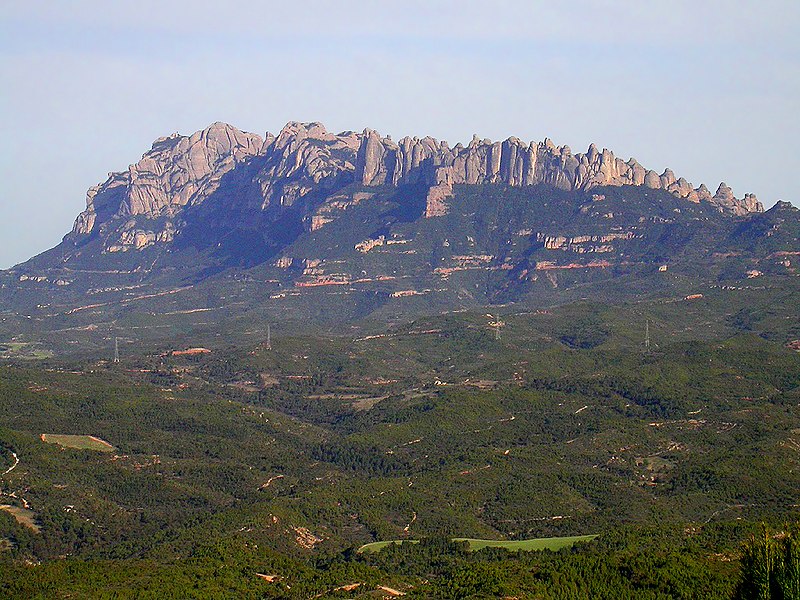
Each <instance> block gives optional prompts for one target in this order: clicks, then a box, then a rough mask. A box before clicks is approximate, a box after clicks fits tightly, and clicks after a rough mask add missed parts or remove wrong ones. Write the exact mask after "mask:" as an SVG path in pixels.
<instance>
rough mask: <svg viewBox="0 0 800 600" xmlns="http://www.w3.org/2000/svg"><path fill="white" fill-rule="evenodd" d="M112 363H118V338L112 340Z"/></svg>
mask: <svg viewBox="0 0 800 600" xmlns="http://www.w3.org/2000/svg"><path fill="white" fill-rule="evenodd" d="M114 362H115V363H118V362H119V338H118V337H115V338H114Z"/></svg>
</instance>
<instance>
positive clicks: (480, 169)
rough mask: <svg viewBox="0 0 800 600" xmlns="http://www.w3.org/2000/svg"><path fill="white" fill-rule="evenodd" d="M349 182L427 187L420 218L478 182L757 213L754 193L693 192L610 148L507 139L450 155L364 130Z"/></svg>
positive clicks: (444, 148)
mask: <svg viewBox="0 0 800 600" xmlns="http://www.w3.org/2000/svg"><path fill="white" fill-rule="evenodd" d="M355 177H356V181H358V182H359V183H361V184H362V185H367V186H375V185H387V184H389V185H398V184H402V183H419V182H422V183H425V184H428V185H430V186H431V193H430V194H429V196H428V209H427V210H426V216H436V215H438V214H444V213H443V210H444V209H443V208H442V207H443V204H442V201H443V199H444V198H445V197H447V196H448V195H449V194H450V193H451V191H452V185H455V184H467V185H474V184H483V183H504V184H507V185H510V186H525V185H535V184H539V183H545V184H550V185H553V186H555V187H558V188H561V189H564V190H589V189H592V188H594V187H598V186H608V185H613V186H620V185H636V186H640V185H643V186H646V187H649V188H652V189H663V190H666V191H668V192H670V193H671V194H673V195H675V196H677V197H679V198H683V199H686V200H689V201H691V202H710V203H711V204H713V205H715V206H716V207H717V208H719V209H720V210H721V211H724V212H730V213H732V214H736V215H743V214H747V213H749V212H756V211H759V212H760V211H763V206H762V205H761V203H760V202H758V200H757V199H756V197H755V196H754V195H752V194H747V195H745V197H744V198H743V199H737V198H735V197H734V196H733V193H732V192H731V190H730V188H728V187H727V186H726V185H725V184H724V183H723V184H721V185H720V189H719V190H718V191H717V193H716V194H714V195H713V196H712V195H711V193H710V192H709V191H708V189H707V188H706V187H705V185H700V186H699V187H698V188H696V189H695V188H693V187H692V185H691V184H690V183H689V182H688V181H686V180H685V179H684V178H682V177H681V178H677V177H676V176H675V174H674V173H673V172H672V171H671V170H670V169H666V170H665V171H664V172H663V173H662V174H660V175H659V174H658V173H656V172H655V171H653V170H647V169H645V168H644V167H643V166H641V165H640V164H639V163H638V162H637V161H636V160H635V159H633V158H632V159H629V160H628V161H624V160H622V159H620V158H617V157H615V156H614V154H613V153H612V152H611V151H610V150H607V149H603V150H602V151H601V150H598V148H597V146H595V145H594V144H592V145H591V146H589V149H588V150H587V151H586V153H583V154H581V153H578V154H573V153H572V151H571V150H570V148H569V146H556V145H555V144H553V142H552V141H551V140H549V139H545V140H544V141H543V142H538V143H534V142H530V143H528V144H526V143H524V142H522V141H520V140H519V139H518V138H514V137H511V138H508V139H507V140H505V141H503V142H492V141H491V140H479V139H478V137H477V136H473V138H472V141H471V142H470V143H469V144H468V145H467V146H462V145H461V144H458V145H456V146H455V147H454V148H452V149H451V148H449V147H448V145H447V143H446V142H438V141H437V140H435V139H433V138H429V137H426V138H422V139H419V138H408V137H406V138H403V139H401V140H400V142H399V143H397V144H396V143H394V142H393V141H392V140H391V138H383V139H382V138H380V136H379V135H378V134H377V133H376V132H374V131H372V130H371V129H367V130H365V131H364V133H363V135H362V136H361V146H360V148H359V151H358V159H357V163H356V173H355Z"/></svg>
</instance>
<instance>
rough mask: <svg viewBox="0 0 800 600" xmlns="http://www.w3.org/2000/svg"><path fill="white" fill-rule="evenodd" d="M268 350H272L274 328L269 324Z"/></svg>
mask: <svg viewBox="0 0 800 600" xmlns="http://www.w3.org/2000/svg"><path fill="white" fill-rule="evenodd" d="M267 350H272V328H271V327H270V325H269V323H267Z"/></svg>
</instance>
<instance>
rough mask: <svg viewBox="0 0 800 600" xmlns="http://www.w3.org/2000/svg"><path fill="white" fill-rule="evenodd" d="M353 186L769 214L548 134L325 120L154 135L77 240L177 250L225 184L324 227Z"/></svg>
mask: <svg viewBox="0 0 800 600" xmlns="http://www.w3.org/2000/svg"><path fill="white" fill-rule="evenodd" d="M234 171H235V173H236V175H234V173H233V172H234ZM243 178H244V179H245V181H244V183H243V182H242V179H243ZM353 182H356V183H358V184H360V185H363V186H382V185H389V186H398V185H403V184H423V185H425V186H428V193H427V198H426V200H427V205H426V210H425V216H426V217H429V218H430V217H436V216H440V215H443V214H446V212H447V210H448V203H449V202H450V201H451V200H450V198H451V197H452V195H453V186H454V185H459V184H467V185H475V184H484V183H502V184H507V185H510V186H526V185H535V184H540V183H545V184H550V185H553V186H555V187H557V188H561V189H564V190H589V189H591V188H594V187H598V186H609V185H613V186H618V185H637V186H642V185H643V186H647V187H648V188H652V189H664V190H667V191H668V192H670V193H672V194H673V195H675V196H677V197H679V198H683V199H686V200H687V201H690V202H708V203H711V204H712V205H714V206H716V207H717V208H718V209H719V210H720V211H723V212H727V213H731V214H735V215H744V214H747V213H749V212H759V211H763V206H762V205H761V203H760V202H758V199H757V198H756V197H755V196H754V195H752V194H747V195H745V196H744V198H742V199H737V198H736V197H735V196H734V195H733V192H732V191H731V189H730V188H729V187H728V186H727V185H725V184H724V183H723V184H720V186H719V189H718V190H717V192H716V193H715V194H713V195H712V194H711V193H710V191H709V190H708V189H707V188H706V187H705V185H700V186H699V187H697V188H694V187H693V186H692V184H690V183H689V182H687V181H686V180H685V179H683V178H677V177H676V176H675V174H674V173H673V172H672V171H671V170H669V169H666V170H665V171H664V172H663V173H662V174H660V175H659V174H658V173H656V172H655V171H652V170H648V169H645V168H644V167H642V166H641V165H640V164H639V163H638V162H637V161H636V160H635V159H629V160H627V161H624V160H622V159H620V158H617V157H615V156H614V154H613V153H612V152H611V151H609V150H607V149H603V150H599V149H598V148H597V146H595V145H594V144H592V145H591V146H589V149H588V150H587V151H586V152H585V153H578V154H573V153H572V151H571V150H570V148H569V147H568V146H556V145H555V144H554V143H553V142H552V141H551V140H549V139H545V140H544V141H543V142H537V143H534V142H530V143H525V142H522V141H521V140H519V139H517V138H515V137H511V138H508V139H507V140H505V141H502V142H493V141H491V140H486V139H484V140H481V139H479V138H478V137H477V136H473V138H472V140H471V141H470V142H469V144H467V145H466V146H463V145H461V144H458V145H456V146H455V147H453V148H450V147H449V146H448V144H447V143H446V142H440V141H438V140H436V139H434V138H431V137H424V138H416V137H404V138H402V139H401V140H400V141H399V142H394V141H392V140H391V138H388V137H381V136H380V135H379V134H378V133H377V132H375V131H373V130H371V129H365V130H364V131H363V133H360V134H357V133H353V132H344V133H340V134H336V135H334V134H331V133H329V132H328V131H327V130H326V129H325V127H323V126H322V125H321V124H319V123H298V122H290V123H288V124H287V125H286V126H285V127H284V128H283V129H282V130H281V131H280V132H279V133H278V135H277V136H275V135H272V134H270V133H267V134H266V136H265V137H264V138H261V137H260V136H258V135H255V134H252V133H245V132H243V131H240V130H238V129H236V128H235V127H232V126H230V125H227V124H224V123H214V124H213V125H211V126H210V127H208V128H206V129H204V130H203V131H198V132H196V133H194V134H192V135H190V136H181V135H178V134H173V135H172V136H169V137H165V138H159V139H158V140H156V141H155V142H154V143H153V146H152V148H151V149H150V150H149V151H148V152H146V153H145V154H144V156H142V159H141V160H140V161H139V162H137V163H136V164H135V165H131V166H130V167H129V168H128V170H127V171H123V172H118V173H111V174H109V177H108V179H107V180H106V181H105V182H104V183H102V184H99V185H96V186H93V187H92V188H90V189H89V191H88V192H87V196H86V210H85V211H84V212H82V213H81V214H80V215H78V217H77V219H76V220H75V225H74V227H73V230H72V233H71V234H70V236H71V238H72V239H74V240H78V239H80V238H81V237H82V236H87V235H91V234H94V233H100V234H102V235H103V236H104V240H105V249H106V251H110V252H113V251H121V250H128V249H143V248H147V247H149V246H151V245H153V244H166V243H170V242H171V241H172V240H173V239H174V238H175V237H176V236H177V235H179V233H180V227H181V215H182V213H183V211H184V209H185V208H186V207H188V206H196V205H200V204H202V203H203V202H205V201H206V200H207V199H208V198H209V197H211V196H212V195H213V194H214V193H215V192H217V191H218V190H220V188H222V190H220V191H225V192H226V193H225V194H221V196H220V197H222V198H223V199H227V200H229V199H230V198H236V200H237V202H240V203H241V204H243V205H245V206H247V207H248V210H251V211H255V212H259V211H265V210H274V211H280V210H283V209H284V208H285V207H292V206H295V205H296V203H297V202H298V201H300V200H302V199H304V198H306V197H310V198H313V197H317V198H320V200H315V202H316V204H313V203H312V202H307V203H306V204H308V206H306V204H303V205H300V206H301V209H302V210H305V211H306V216H305V217H304V218H305V219H306V220H307V221H308V223H309V224H310V228H311V229H317V228H319V227H322V226H323V225H325V223H328V222H330V220H331V219H332V218H333V217H331V216H330V215H329V216H322V215H321V214H317V212H316V211H317V210H318V209H320V210H321V209H324V206H325V203H326V202H327V201H326V200H325V198H329V197H333V195H334V194H336V193H337V192H338V191H339V190H341V189H342V188H344V187H345V186H347V185H348V184H350V183H353ZM312 192H314V195H313V196H309V194H311V193H312ZM227 200H223V202H224V201H227ZM320 202H321V203H322V204H320ZM312 204H313V205H312ZM334 212H335V211H334ZM331 214H333V213H331ZM131 220H132V221H131ZM137 220H144V221H145V223H138V222H137ZM70 236H68V238H69V237H70Z"/></svg>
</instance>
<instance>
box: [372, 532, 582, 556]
mask: <svg viewBox="0 0 800 600" xmlns="http://www.w3.org/2000/svg"><path fill="white" fill-rule="evenodd" d="M596 537H597V536H596V535H576V536H570V537H553V538H535V539H531V540H479V539H474V538H453V541H454V542H467V543H468V544H469V549H470V550H471V551H475V550H481V549H482V548H505V549H506V550H511V551H515V550H523V551H526V552H530V551H536V550H561V549H562V548H569V547H570V546H572V545H573V544H576V543H578V542H590V541H592V540H593V539H595V538H596ZM403 543H410V544H419V540H389V541H386V542H372V543H371V544H364V545H363V546H361V547H360V548H359V549H358V552H359V553H362V552H379V551H381V550H383V549H384V548H386V546H389V545H390V544H403Z"/></svg>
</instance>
